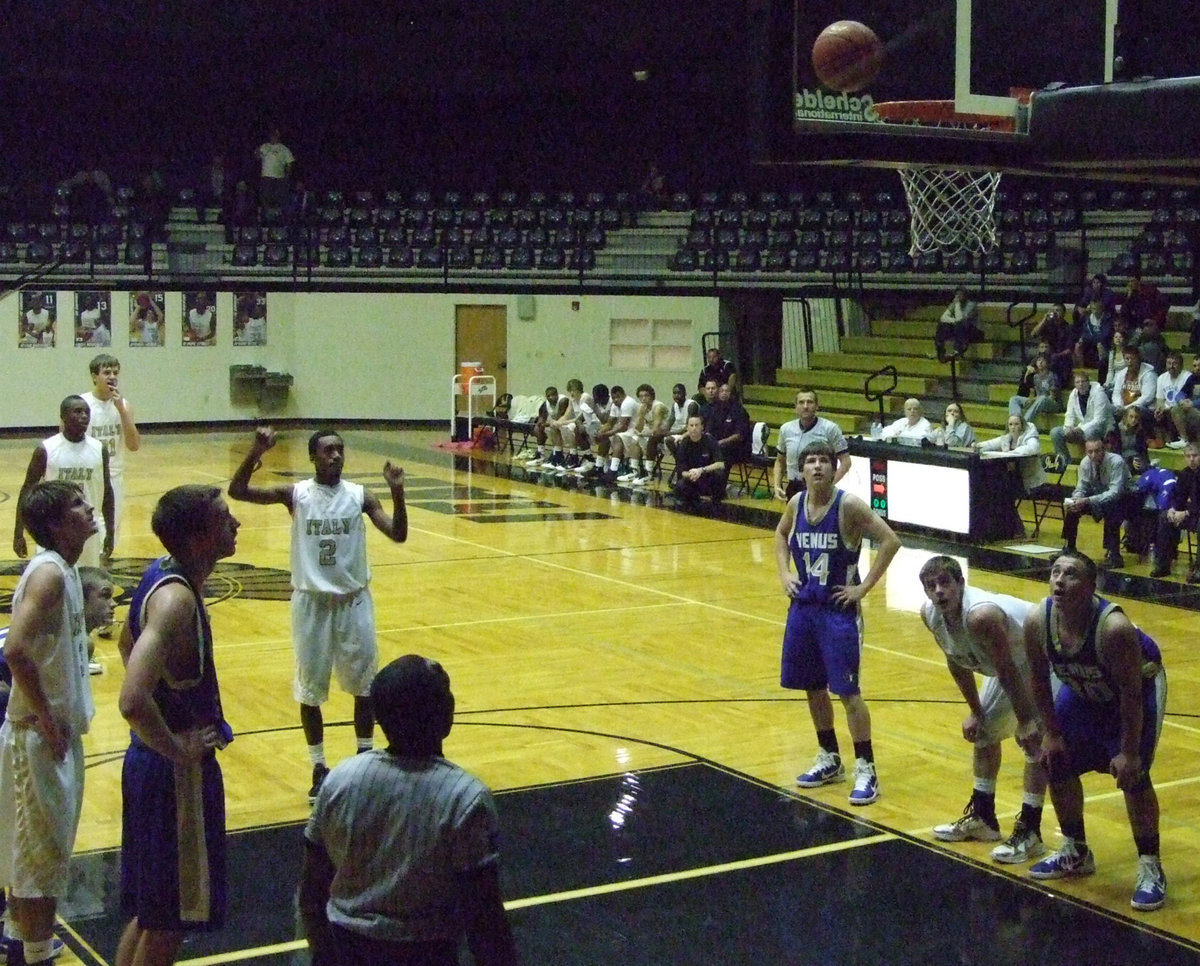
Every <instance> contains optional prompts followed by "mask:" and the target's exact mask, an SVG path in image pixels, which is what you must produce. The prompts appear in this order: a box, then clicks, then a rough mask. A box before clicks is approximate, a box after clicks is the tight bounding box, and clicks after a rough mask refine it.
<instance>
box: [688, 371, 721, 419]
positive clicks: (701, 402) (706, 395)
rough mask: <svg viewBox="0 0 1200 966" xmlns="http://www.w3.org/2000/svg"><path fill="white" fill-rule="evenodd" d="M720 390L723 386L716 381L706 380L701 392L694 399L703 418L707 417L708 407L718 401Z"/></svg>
mask: <svg viewBox="0 0 1200 966" xmlns="http://www.w3.org/2000/svg"><path fill="white" fill-rule="evenodd" d="M720 388H721V384H720V383H719V382H717V380H716V379H706V380H705V381H704V385H703V386H701V387H700V391H699V392H698V393H696V395H694V396H693V397H692V402H694V403H695V404H696V407H697V410H698V411H699V413H700V415H701V416H706V415H707V414H708V407H709V406H711V405H712V404H713V403H715V402H716V401H717V390H718V389H720Z"/></svg>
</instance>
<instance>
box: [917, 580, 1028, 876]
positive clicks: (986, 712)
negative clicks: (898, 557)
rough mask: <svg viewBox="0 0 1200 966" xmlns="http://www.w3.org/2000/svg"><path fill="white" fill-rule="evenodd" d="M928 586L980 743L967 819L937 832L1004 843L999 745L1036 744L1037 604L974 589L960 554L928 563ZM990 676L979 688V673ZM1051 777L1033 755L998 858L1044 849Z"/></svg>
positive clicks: (969, 731) (971, 734) (937, 633)
mask: <svg viewBox="0 0 1200 966" xmlns="http://www.w3.org/2000/svg"><path fill="white" fill-rule="evenodd" d="M921 586H922V588H923V589H924V591H925V596H926V597H927V598H928V600H927V601H926V602H925V603H924V604H923V605H922V607H921V619H922V620H923V621H924V622H925V626H926V627H927V628H928V629H929V631H930V633H932V634H933V638H934V640H935V641H937V644H938V646H939V647H940V648H941V649H942V651H943V652H944V653H945V655H946V664H947V667H948V668H949V670H950V675H951V677H953V678H954V682H955V684H957V685H958V688H959V691H961V692H962V695H963V698H964V699H965V700H966V702H967V707H968V709H969V713H968V715H967V717H966V719H965V720H964V721H963V726H962V733H963V737H964V738H965V739H966V740H968V741H970V742H971V743H972V744H973V745H974V749H975V750H974V766H973V767H974V785H973V790H972V793H971V799H970V801H968V803H967V807H966V808H965V809H964V810H963V814H962V817H961V818H959V819H958V820H956V821H954V822H949V823H947V824H944V825H938V826H936V827H935V828H934V830H933V834H934V836H935V837H936V838H938V839H940V840H942V841H944V842H962V841H966V840H968V839H976V840H979V841H997V840H999V839H1000V823H999V820H998V818H997V817H996V778H997V776H998V775H999V773H1000V759H1001V748H1000V742H1001V740H1002V739H1004V738H1007V737H1010V736H1012V737H1016V738H1018V740H1019V742H1020V743H1021V744H1022V746H1023V747H1025V746H1029V747H1031V748H1032V747H1033V744H1032V743H1033V741H1035V740H1036V739H1037V737H1038V716H1037V710H1036V707H1035V706H1034V703H1033V693H1032V690H1031V688H1030V681H1029V662H1028V658H1027V656H1026V652H1025V646H1024V636H1023V630H1022V625H1023V623H1024V620H1025V616H1026V615H1027V614H1028V613H1029V611H1030V609H1031V608H1032V606H1033V605H1031V604H1029V603H1027V602H1025V601H1023V600H1019V599H1018V598H1016V597H1010V596H1008V595H1007V594H993V593H988V592H987V591H983V590H978V589H976V588H974V587H968V586H967V584H966V581H965V580H964V578H963V574H962V568H961V567H960V566H959V564H958V561H957V560H955V559H954V558H953V557H947V556H935V557H932V558H930V559H929V560H928V561H926V562H925V565H924V566H923V567H922V568H921ZM977 673H978V674H981V675H983V676H984V682H983V687H982V688H979V687H978V686H977V684H976V681H975V675H976V674H977ZM1045 796H1046V774H1045V772H1044V771H1043V770H1042V768H1041V766H1040V765H1038V763H1037V759H1036V755H1034V754H1031V753H1028V752H1027V753H1026V756H1025V774H1024V796H1023V800H1022V806H1021V814H1020V816H1018V818H1017V821H1016V824H1015V825H1014V827H1013V832H1012V835H1011V836H1010V837H1009V838H1008V840H1007V841H1006V842H1004V843H1003V844H1001V845H998V846H997V847H996V848H995V849H993V850H992V858H993V859H994V860H995V861H997V862H1003V863H1019V862H1025V861H1027V860H1028V859H1031V858H1034V857H1036V856H1038V855H1040V854H1041V853H1042V852H1043V851H1044V846H1043V845H1042V837H1041V819H1042V808H1043V805H1044V803H1045Z"/></svg>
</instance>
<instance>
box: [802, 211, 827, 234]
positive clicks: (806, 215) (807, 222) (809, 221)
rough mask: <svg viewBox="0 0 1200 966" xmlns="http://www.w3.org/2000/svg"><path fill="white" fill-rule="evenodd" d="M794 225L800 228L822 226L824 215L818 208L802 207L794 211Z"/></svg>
mask: <svg viewBox="0 0 1200 966" xmlns="http://www.w3.org/2000/svg"><path fill="white" fill-rule="evenodd" d="M796 225H797V227H798V228H801V229H806V228H823V227H824V225H825V215H824V214H823V213H822V212H821V209H820V208H802V209H800V210H799V211H797V212H796Z"/></svg>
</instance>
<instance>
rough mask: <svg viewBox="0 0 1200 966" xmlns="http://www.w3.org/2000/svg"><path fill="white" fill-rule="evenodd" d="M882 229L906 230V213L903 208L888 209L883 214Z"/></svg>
mask: <svg viewBox="0 0 1200 966" xmlns="http://www.w3.org/2000/svg"><path fill="white" fill-rule="evenodd" d="M883 227H884V228H904V229H907V228H908V212H907V211H905V210H904V209H903V208H888V209H887V210H886V211H884V213H883Z"/></svg>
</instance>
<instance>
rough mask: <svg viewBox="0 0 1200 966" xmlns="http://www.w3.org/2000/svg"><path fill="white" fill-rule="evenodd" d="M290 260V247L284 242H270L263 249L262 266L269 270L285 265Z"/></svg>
mask: <svg viewBox="0 0 1200 966" xmlns="http://www.w3.org/2000/svg"><path fill="white" fill-rule="evenodd" d="M291 260H292V247H291V246H290V245H288V244H287V243H285V242H271V243H269V244H268V245H267V247H266V248H265V249H263V264H264V265H269V266H270V267H271V268H278V267H279V266H281V265H287V264H288V263H289V262H291Z"/></svg>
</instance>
